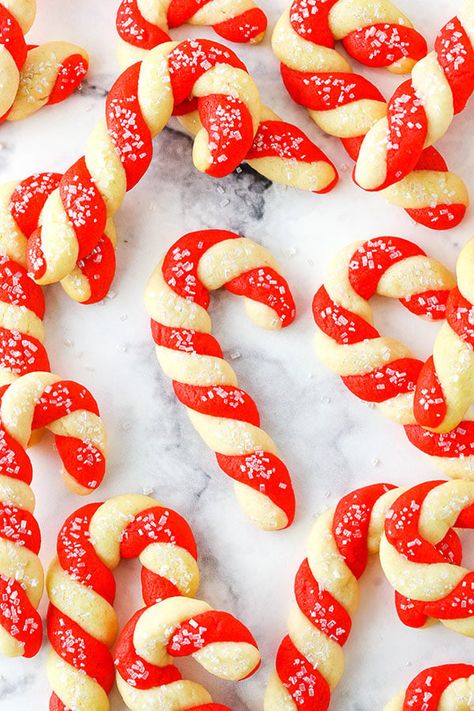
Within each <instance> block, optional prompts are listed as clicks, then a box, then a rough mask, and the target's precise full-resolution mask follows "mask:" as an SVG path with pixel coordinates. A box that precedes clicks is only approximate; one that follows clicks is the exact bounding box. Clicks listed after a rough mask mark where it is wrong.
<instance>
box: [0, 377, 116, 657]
mask: <svg viewBox="0 0 474 711" xmlns="http://www.w3.org/2000/svg"><path fill="white" fill-rule="evenodd" d="M0 395H1V400H0V510H1V514H0V590H1V594H0V651H1V652H2V653H3V654H7V655H9V656H19V655H22V656H26V657H31V656H34V655H35V654H36V653H37V651H38V649H39V647H40V646H41V638H42V632H41V618H40V617H39V615H38V613H37V612H36V608H37V606H38V603H39V601H40V598H41V594H42V590H43V569H42V567H41V563H40V561H39V559H38V551H39V547H40V540H41V537H40V531H39V528H38V524H37V522H36V520H35V518H34V516H33V511H34V503H35V500H34V495H33V492H32V490H31V488H30V484H31V479H32V467H31V462H30V460H29V457H28V455H27V453H26V447H27V446H28V443H29V441H30V438H31V434H32V432H34V431H35V430H39V429H41V428H43V427H46V428H48V429H49V430H50V431H51V432H52V433H53V434H54V436H55V443H56V448H57V450H58V453H59V456H60V458H61V460H62V464H63V478H64V480H65V482H66V484H67V486H68V487H69V488H70V489H71V490H72V491H74V492H76V493H79V494H86V493H89V492H90V491H92V490H93V489H95V488H96V487H97V486H98V485H99V483H100V481H101V480H102V478H103V475H104V468H105V456H106V455H105V448H106V435H105V429H104V425H103V423H102V420H101V419H100V417H99V411H98V408H97V403H96V402H95V400H94V398H93V397H92V395H91V394H90V393H89V391H88V390H86V388H84V387H82V386H81V385H78V384H77V383H74V382H72V381H68V380H62V379H61V378H59V377H58V376H57V375H53V374H51V373H43V372H37V373H28V374H27V375H23V376H22V377H20V378H18V379H17V380H15V382H13V383H12V384H11V385H9V386H8V387H6V388H2V390H1V393H0Z"/></svg>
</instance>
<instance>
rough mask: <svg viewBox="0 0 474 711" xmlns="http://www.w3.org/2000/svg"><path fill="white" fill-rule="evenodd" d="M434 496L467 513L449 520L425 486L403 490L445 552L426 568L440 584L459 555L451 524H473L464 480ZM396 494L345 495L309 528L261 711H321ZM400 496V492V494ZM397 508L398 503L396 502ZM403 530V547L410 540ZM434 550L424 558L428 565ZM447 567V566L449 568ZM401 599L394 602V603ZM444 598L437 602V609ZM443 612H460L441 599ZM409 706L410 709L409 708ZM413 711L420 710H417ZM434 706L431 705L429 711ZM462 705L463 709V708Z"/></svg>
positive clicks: (384, 488)
mask: <svg viewBox="0 0 474 711" xmlns="http://www.w3.org/2000/svg"><path fill="white" fill-rule="evenodd" d="M429 486H430V487H432V494H428V496H430V495H431V496H433V497H436V496H438V495H439V496H440V497H442V496H452V497H453V500H454V501H457V502H458V503H459V502H460V501H461V499H462V496H463V493H464V495H466V498H467V501H465V511H464V512H463V513H462V514H461V515H460V516H459V507H458V512H457V515H458V516H459V518H458V520H456V514H454V515H453V516H449V514H446V513H445V512H443V511H441V510H440V509H439V508H436V507H435V508H434V509H430V502H429V501H424V499H425V496H426V487H427V485H423V484H422V485H419V486H415V487H413V488H412V489H410V490H409V492H408V493H409V495H410V496H411V497H412V499H413V500H415V501H417V502H419V504H420V506H421V507H422V512H421V516H423V518H424V519H426V520H428V519H429V516H430V511H431V512H432V514H433V515H434V516H438V518H434V519H432V520H431V521H430V526H431V529H432V530H434V529H435V528H438V533H439V535H437V536H436V539H437V540H436V544H437V545H436V549H437V550H438V551H439V552H440V553H439V555H441V554H443V553H444V557H442V561H443V563H442V564H441V565H442V567H443V569H441V568H439V566H436V565H431V566H427V567H430V570H431V571H432V576H433V578H436V575H437V572H438V573H439V578H440V579H441V580H442V579H443V575H444V566H445V565H448V563H446V562H445V561H446V560H450V559H451V556H452V551H453V550H454V551H456V553H455V555H457V551H458V550H460V544H459V539H458V538H457V534H456V533H455V532H454V531H453V530H452V529H450V530H449V531H448V530H447V529H448V519H449V520H450V521H451V525H454V524H456V525H469V526H470V527H471V526H472V525H473V514H474V506H473V503H472V502H473V499H472V495H473V493H474V484H473V483H471V482H465V481H450V482H431V483H430V485H429ZM401 493H402V490H400V489H393V488H392V487H391V486H389V485H386V484H375V485H372V486H367V487H365V488H362V489H358V490H356V491H354V492H352V493H351V494H348V495H347V496H345V497H344V498H343V499H341V501H340V502H339V503H338V504H337V506H336V508H335V509H334V510H330V511H327V512H326V513H324V514H322V515H321V516H320V517H319V518H318V519H317V521H316V523H315V524H314V527H313V529H312V531H311V534H310V537H309V541H308V544H307V558H306V559H305V560H304V561H303V563H302V565H301V566H300V568H299V570H298V573H297V575H296V579H295V597H296V605H295V606H294V607H293V609H292V610H291V612H290V617H289V620H288V636H286V637H285V638H284V639H283V641H282V642H281V644H280V646H279V649H278V652H277V657H276V671H275V673H274V674H273V675H272V676H271V678H270V680H269V684H268V686H267V690H266V694H265V704H264V708H265V711H296V709H305V711H326V709H328V707H329V705H330V700H331V693H332V691H333V690H334V688H335V686H336V685H337V684H338V683H339V680H340V678H341V676H342V674H343V671H344V654H343V649H342V648H343V646H344V645H345V643H346V642H347V639H348V637H349V634H350V631H351V626H352V618H353V616H354V614H355V613H356V611H357V607H358V603H359V584H358V579H359V578H360V577H361V576H362V574H363V572H364V571H365V568H366V566H367V561H368V556H369V555H371V554H374V553H377V551H378V549H379V545H380V540H381V537H382V534H383V530H384V522H385V517H386V514H387V512H388V510H389V509H390V507H391V506H392V507H393V505H394V501H396V500H397V498H398V497H399V496H400V494H401ZM404 495H406V494H404ZM395 505H396V504H395ZM409 533H410V532H409V531H407V539H406V543H407V545H408V543H409V541H410V540H412V539H411V538H409ZM432 558H433V553H432V552H430V553H428V554H427V556H426V559H427V561H429V562H430V563H431V562H432ZM450 570H451V568H450ZM401 602H403V601H402V600H401V598H400V597H399V599H398V603H399V609H400V603H401ZM442 603H443V601H441V600H438V602H437V604H438V605H439V606H441V605H442ZM444 603H445V606H446V609H445V613H446V615H448V614H449V612H448V610H449V611H450V612H451V614H452V615H459V612H460V611H459V607H458V605H457V601H456V600H454V599H453V598H451V599H450V598H449V596H446V597H445V600H444ZM407 708H412V707H407ZM414 708H416V709H418V708H419V711H421V708H422V707H417V706H415V707H414ZM435 708H436V707H435ZM461 708H462V707H461Z"/></svg>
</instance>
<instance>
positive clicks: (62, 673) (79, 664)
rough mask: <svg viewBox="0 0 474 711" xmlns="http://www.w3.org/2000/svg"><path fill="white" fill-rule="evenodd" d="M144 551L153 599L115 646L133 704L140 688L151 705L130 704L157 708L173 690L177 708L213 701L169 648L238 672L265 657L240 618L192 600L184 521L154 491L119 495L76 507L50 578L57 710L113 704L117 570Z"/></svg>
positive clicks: (192, 566)
mask: <svg viewBox="0 0 474 711" xmlns="http://www.w3.org/2000/svg"><path fill="white" fill-rule="evenodd" d="M136 557H138V558H139V559H140V562H141V564H142V572H141V584H142V594H143V598H144V601H145V603H146V605H147V606H148V607H146V608H144V609H142V610H140V611H139V612H137V613H136V614H135V615H134V616H133V617H132V619H131V620H130V622H129V623H128V624H127V625H126V627H125V628H124V630H123V632H122V635H121V637H120V640H119V642H118V645H117V647H116V650H115V665H116V667H117V679H118V682H119V688H120V690H121V692H122V694H123V695H124V698H125V701H126V703H128V700H127V699H128V698H130V699H133V698H134V695H135V694H136V695H138V696H139V697H142V696H143V695H146V696H147V700H146V704H148V705H146V704H145V705H142V706H138V707H136V706H134V705H132V706H131V708H150V704H151V701H152V700H154V702H155V705H154V706H153V708H155V709H161V708H171V705H169V706H164V705H163V706H162V705H158V701H159V700H161V699H163V703H164V701H165V700H168V703H169V704H171V699H174V703H175V705H174V706H172V707H173V708H175V709H185V708H188V706H186V705H184V704H183V703H182V705H181V706H179V705H178V700H180V701H182V700H186V699H191V701H193V700H194V699H199V698H202V699H203V700H202V701H196V703H207V702H208V701H211V699H210V696H209V694H207V692H206V691H205V690H204V689H203V688H202V687H201V686H200V685H198V684H194V683H193V682H189V681H182V680H180V679H181V677H180V674H179V672H178V670H177V669H176V668H175V667H171V666H170V658H169V657H168V654H171V655H172V656H180V655H183V654H185V653H189V654H191V653H192V654H193V656H195V658H196V659H197V660H198V661H200V663H201V664H202V665H203V666H205V667H206V668H209V665H210V664H212V660H214V664H215V666H217V665H218V664H219V661H220V662H221V663H222V664H223V665H225V670H226V671H227V672H228V676H229V677H231V675H232V674H234V675H235V676H234V678H237V677H238V675H239V674H240V675H242V676H243V675H245V672H247V673H251V672H252V671H253V669H254V668H256V667H257V666H258V663H259V655H258V650H257V649H256V645H255V641H254V640H253V638H252V637H251V635H250V633H249V632H248V630H247V629H246V628H245V627H244V626H243V625H242V624H241V623H239V622H238V621H237V620H235V619H234V618H233V617H231V616H230V615H227V614H226V613H223V612H216V611H211V608H209V606H208V605H207V604H206V603H203V602H201V601H198V600H190V599H189V598H192V597H194V595H195V594H196V592H197V589H198V586H199V569H198V566H197V550H196V543H195V540H194V537H193V534H192V531H191V529H190V528H189V526H188V524H187V523H186V521H185V520H184V519H183V518H182V517H181V516H180V515H179V514H177V513H176V512H174V511H172V510H171V509H169V508H167V507H164V506H162V505H161V504H160V503H159V502H158V501H156V500H155V499H153V498H150V497H149V496H142V495H136V494H129V495H124V496H116V497H114V498H112V499H109V500H108V501H106V502H105V503H98V504H89V505H88V506H84V507H83V508H81V509H79V510H78V511H76V512H75V513H74V514H72V515H71V516H70V517H69V518H68V519H67V520H66V522H65V524H64V526H63V527H62V529H61V531H60V533H59V536H58V544H57V558H56V560H54V561H53V563H52V564H51V566H50V569H49V571H48V577H47V587H48V594H49V598H50V607H49V611H48V637H49V640H50V643H51V646H52V650H51V652H50V657H49V660H48V676H49V679H50V682H51V686H52V688H53V695H52V697H51V701H50V708H51V709H54V711H60V710H62V711H63V710H64V709H72V708H74V709H84V710H86V709H87V710H88V709H94V711H106V710H107V709H109V701H108V694H109V692H110V690H111V688H112V685H113V681H114V660H113V657H112V653H111V651H110V650H111V647H112V645H113V643H114V639H115V636H116V632H117V617H116V614H115V611H114V608H113V603H114V597H115V582H114V577H113V573H112V571H113V570H114V569H115V568H116V567H117V565H118V564H119V562H120V560H121V559H122V558H136ZM157 601H160V602H159V604H155V603H157ZM163 601H164V602H163ZM163 625H165V626H166V630H165V629H164V628H163ZM150 633H151V637H150ZM200 634H201V635H202V636H201V637H199V635H200ZM185 642H187V646H186V648H184V644H185ZM193 646H194V648H192V647H193ZM199 648H201V651H199ZM232 654H233V663H231V659H230V658H229V657H230V656H232ZM128 687H130V688H128ZM131 687H133V688H131ZM154 687H158V688H154ZM212 708H213V706H209V709H210V711H211V709H212ZM217 708H219V707H216V711H217Z"/></svg>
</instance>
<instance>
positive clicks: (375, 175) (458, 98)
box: [354, 0, 474, 190]
mask: <svg viewBox="0 0 474 711" xmlns="http://www.w3.org/2000/svg"><path fill="white" fill-rule="evenodd" d="M473 45H474V1H473V0H463V2H462V4H461V10H460V12H459V13H458V15H457V16H456V17H454V18H453V19H452V20H450V21H449V22H448V23H446V25H445V26H444V27H443V28H442V30H441V32H440V33H439V34H438V36H437V38H436V42H435V49H434V51H433V52H431V53H430V54H429V55H428V56H427V57H425V58H424V59H422V60H420V61H419V62H418V64H416V65H415V66H414V67H413V70H412V74H411V79H410V80H409V81H407V82H404V83H403V84H402V85H401V86H400V87H399V88H398V89H397V90H396V91H395V93H394V94H393V96H392V98H391V99H390V101H389V105H388V111H387V116H386V117H382V118H381V119H380V120H379V121H378V122H377V123H376V124H375V125H374V126H372V127H371V129H370V131H369V132H368V133H367V135H366V137H365V138H364V141H363V143H362V146H361V149H360V154H359V157H358V160H357V165H356V169H355V173H354V177H355V180H356V182H357V183H358V185H360V186H361V187H362V188H364V189H365V190H383V189H384V188H386V187H388V186H390V185H393V184H394V183H398V182H399V181H400V180H402V179H403V178H404V177H405V176H406V175H408V173H409V172H410V171H411V170H413V169H414V167H415V165H416V163H417V161H418V159H419V157H420V156H421V154H422V151H423V149H424V148H426V147H427V146H431V145H433V144H434V143H435V142H436V141H438V140H439V139H440V138H442V136H444V134H445V133H446V131H447V130H448V128H449V126H450V124H451V122H452V120H453V117H454V116H455V115H456V114H458V113H460V112H461V111H462V110H463V109H464V108H465V106H466V104H467V102H468V101H469V98H470V97H471V95H472V92H473V91H474V47H473Z"/></svg>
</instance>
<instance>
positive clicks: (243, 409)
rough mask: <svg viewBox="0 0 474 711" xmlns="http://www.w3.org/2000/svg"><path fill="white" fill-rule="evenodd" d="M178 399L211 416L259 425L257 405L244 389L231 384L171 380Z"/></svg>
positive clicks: (192, 408) (187, 405)
mask: <svg viewBox="0 0 474 711" xmlns="http://www.w3.org/2000/svg"><path fill="white" fill-rule="evenodd" d="M173 388H174V392H175V395H176V397H177V398H178V400H179V401H180V402H181V403H182V404H183V405H185V406H186V407H189V408H191V410H195V411H196V412H200V413H201V414H203V415H210V416H211V417H227V418H229V419H231V420H240V421H241V422H249V423H250V424H251V425H254V426H255V427H259V426H260V415H259V412H258V410H257V406H256V404H255V403H254V401H253V400H252V398H251V397H250V395H248V394H247V393H246V392H245V390H242V389H241V388H235V387H233V386H232V385H209V386H205V385H203V386H198V385H187V384H186V383H178V382H176V381H173Z"/></svg>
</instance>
